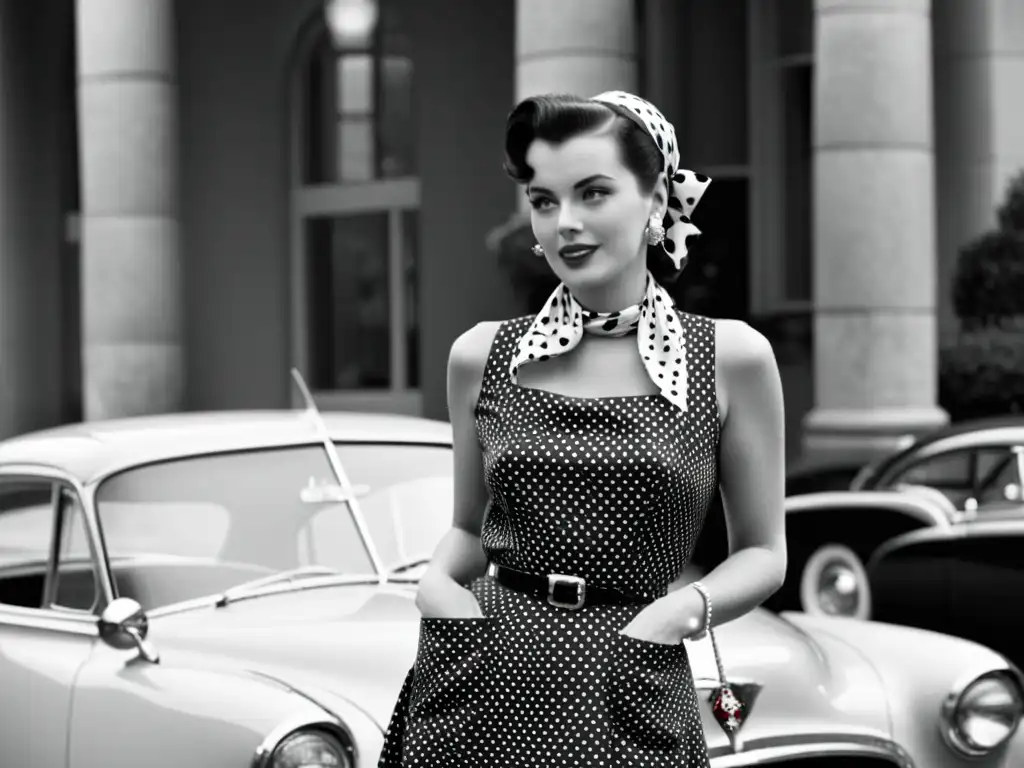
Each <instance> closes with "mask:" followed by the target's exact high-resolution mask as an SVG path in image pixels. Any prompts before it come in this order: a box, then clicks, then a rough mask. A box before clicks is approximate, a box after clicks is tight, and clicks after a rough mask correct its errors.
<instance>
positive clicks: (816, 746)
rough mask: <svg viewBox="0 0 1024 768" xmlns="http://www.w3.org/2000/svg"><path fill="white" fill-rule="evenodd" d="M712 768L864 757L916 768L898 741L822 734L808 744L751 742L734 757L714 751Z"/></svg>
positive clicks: (781, 740)
mask: <svg viewBox="0 0 1024 768" xmlns="http://www.w3.org/2000/svg"><path fill="white" fill-rule="evenodd" d="M710 755H711V768H745V766H753V765H772V764H774V763H786V764H787V765H789V764H790V763H797V764H799V761H800V760H803V759H815V760H820V759H822V758H829V757H833V758H834V757H860V758H869V759H875V760H878V761H879V764H880V766H881V765H885V764H888V765H891V766H893V768H916V766H915V763H914V761H913V760H912V759H911V757H910V755H908V754H907V753H906V752H905V751H904V750H903V748H902V747H901V746H900V745H899V744H897V743H896V742H894V741H890V740H889V739H882V738H878V737H871V736H860V735H857V734H834V735H828V734H820V735H815V736H813V737H808V738H807V739H806V740H799V741H794V739H793V738H792V737H784V738H772V739H751V740H750V741H747V742H745V744H744V746H743V750H742V751H741V752H738V753H735V754H734V753H733V752H732V751H731V750H730V749H729V748H728V747H721V748H717V749H712V750H710Z"/></svg>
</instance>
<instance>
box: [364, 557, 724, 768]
mask: <svg viewBox="0 0 1024 768" xmlns="http://www.w3.org/2000/svg"><path fill="white" fill-rule="evenodd" d="M470 588H471V590H472V591H473V593H474V594H475V595H476V596H477V599H478V600H479V602H480V606H481V609H482V611H483V613H484V615H485V618H482V619H428V618H424V619H421V621H420V635H419V648H418V650H417V656H416V661H415V664H414V666H413V668H412V669H411V670H410V671H409V674H408V675H407V677H406V680H405V684H404V685H403V688H402V691H401V694H400V695H399V698H398V703H397V704H396V707H395V711H394V714H393V715H392V720H391V724H390V726H389V729H388V733H387V737H386V740H385V746H384V751H383V753H382V755H381V759H380V763H379V766H380V768H399V767H400V766H401V767H402V768H424V767H426V766H430V767H431V768H435V767H437V768H439V767H441V766H453V767H454V766H465V767H466V768H469V767H470V766H472V767H473V768H485V767H486V768H527V767H528V766H530V767H534V766H535V767H536V768H562V767H563V766H564V767H565V768H569V767H570V766H572V767H573V768H594V767H597V766H609V767H611V766H643V767H644V768H657V767H658V766H666V767H667V766H672V767H673V768H690V767H691V766H692V767H693V768H697V767H698V766H708V761H707V747H706V744H705V740H704V733H703V730H702V726H701V719H700V712H699V709H698V704H697V695H696V691H695V689H694V684H693V676H692V674H691V671H690V665H689V661H688V659H687V654H686V646H685V645H683V644H679V645H664V644H660V643H652V642H648V641H645V640H638V639H635V638H632V637H629V636H627V635H623V634H620V633H619V629H621V628H622V627H624V626H626V625H627V624H628V623H629V622H630V621H631V620H632V617H633V616H634V615H635V614H636V613H638V612H639V611H640V610H641V606H636V605H633V606H621V605H616V606H611V605H597V606H588V607H585V608H583V609H581V610H579V611H570V610H565V609H562V608H557V607H555V606H551V605H549V604H548V603H547V602H545V601H542V600H539V599H537V598H534V597H532V596H528V595H524V594H521V593H519V592H515V591H513V590H510V589H508V588H507V587H505V586H503V585H501V584H499V583H497V582H496V581H494V580H493V579H492V578H491V577H489V576H485V577H481V578H480V579H478V580H476V581H475V582H473V583H472V584H471V585H470Z"/></svg>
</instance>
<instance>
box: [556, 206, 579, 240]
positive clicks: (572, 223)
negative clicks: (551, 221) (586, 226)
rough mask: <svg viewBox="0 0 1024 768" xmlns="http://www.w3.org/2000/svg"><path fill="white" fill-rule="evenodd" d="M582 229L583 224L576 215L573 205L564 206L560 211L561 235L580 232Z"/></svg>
mask: <svg viewBox="0 0 1024 768" xmlns="http://www.w3.org/2000/svg"><path fill="white" fill-rule="evenodd" d="M580 229H582V224H580V220H579V217H578V216H577V215H576V207H575V206H574V205H572V204H571V203H569V204H567V205H563V206H562V207H561V209H560V210H559V211H558V232H559V234H567V233H573V232H579V231H580Z"/></svg>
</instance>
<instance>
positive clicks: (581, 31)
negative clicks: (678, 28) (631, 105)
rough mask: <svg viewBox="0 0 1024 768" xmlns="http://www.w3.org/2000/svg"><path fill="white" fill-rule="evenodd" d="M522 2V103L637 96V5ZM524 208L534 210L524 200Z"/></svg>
mask: <svg viewBox="0 0 1024 768" xmlns="http://www.w3.org/2000/svg"><path fill="white" fill-rule="evenodd" d="M642 1H643V0H558V1H557V2H552V1H551V0H516V90H515V94H516V101H517V102H518V101H521V100H522V99H525V98H526V97H527V96H537V95H539V94H543V93H574V94H576V95H577V96H596V95H597V94H599V93H601V92H603V91H612V90H616V89H619V90H624V91H630V92H635V91H636V88H637V84H638V82H639V75H638V65H637V60H636V44H637V34H638V32H637V24H636V21H637V16H636V3H637V2H642ZM517 200H518V201H519V209H520V211H522V212H526V211H528V210H529V205H528V202H527V200H526V198H525V196H523V195H518V196H517Z"/></svg>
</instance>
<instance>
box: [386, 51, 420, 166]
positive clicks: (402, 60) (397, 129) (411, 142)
mask: <svg viewBox="0 0 1024 768" xmlns="http://www.w3.org/2000/svg"><path fill="white" fill-rule="evenodd" d="M412 73H413V70H412V60H411V59H409V58H407V57H398V56H388V57H386V58H385V59H384V60H383V61H382V62H381V110H380V114H379V121H380V122H379V125H380V144H381V146H380V175H381V176H382V177H384V178H393V177H395V176H412V175H414V174H415V173H416V126H415V124H414V122H413V111H412V110H413V102H412Z"/></svg>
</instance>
